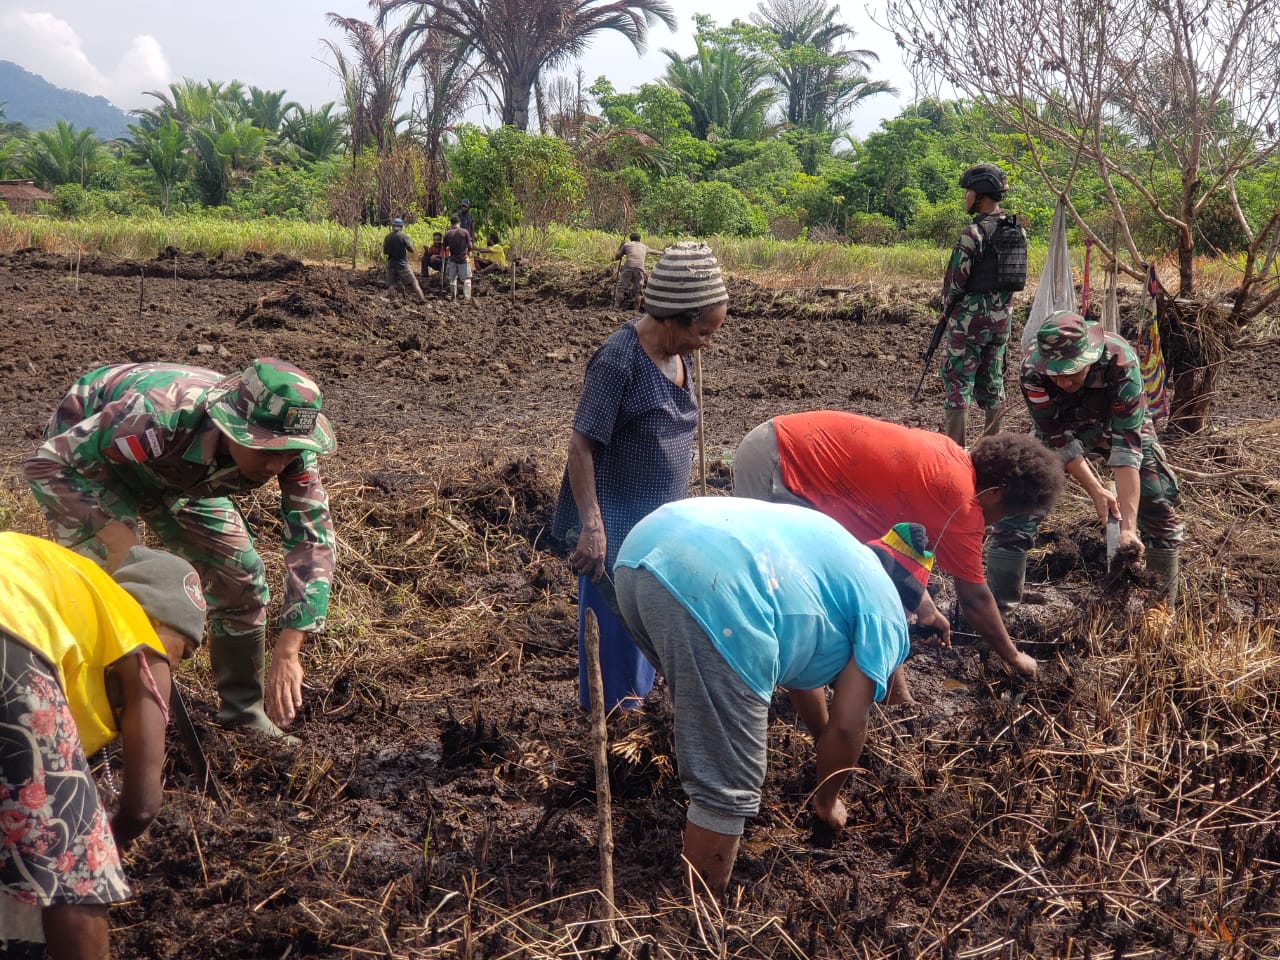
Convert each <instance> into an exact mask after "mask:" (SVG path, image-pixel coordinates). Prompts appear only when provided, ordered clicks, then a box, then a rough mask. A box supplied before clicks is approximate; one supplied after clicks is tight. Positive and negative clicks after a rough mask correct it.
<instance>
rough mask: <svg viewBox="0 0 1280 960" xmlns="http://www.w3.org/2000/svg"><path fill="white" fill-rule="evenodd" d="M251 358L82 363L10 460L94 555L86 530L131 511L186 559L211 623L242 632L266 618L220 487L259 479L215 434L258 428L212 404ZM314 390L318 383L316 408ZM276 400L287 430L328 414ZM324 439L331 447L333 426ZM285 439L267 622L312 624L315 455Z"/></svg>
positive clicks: (319, 614) (322, 572) (65, 532)
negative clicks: (23, 449) (276, 597)
mask: <svg viewBox="0 0 1280 960" xmlns="http://www.w3.org/2000/svg"><path fill="white" fill-rule="evenodd" d="M262 363H264V361H257V362H256V363H255V367H252V368H250V371H252V370H254V369H255V368H256V367H257V365H259V364H262ZM274 363H276V364H277V366H278V367H284V368H285V369H286V370H289V369H293V368H288V367H287V365H279V364H278V362H274ZM250 371H246V373H245V374H244V375H236V376H232V377H224V376H223V375H222V374H220V373H215V372H214V371H212V370H205V369H201V368H199V367H190V366H184V365H179V364H168V363H135V364H126V365H122V366H110V367H102V368H100V369H98V370H94V371H93V372H92V373H89V374H86V375H85V376H84V377H81V378H80V380H78V381H77V382H76V383H75V385H74V386H73V387H72V388H71V391H70V392H69V393H68V394H67V396H66V397H65V398H64V399H63V401H62V403H61V404H60V405H59V406H58V409H57V410H56V411H55V412H54V414H53V417H52V418H51V419H50V421H49V424H48V426H47V427H46V428H45V443H44V444H43V445H42V446H41V447H40V448H39V449H38V450H37V451H36V452H35V453H34V454H33V455H32V456H31V457H30V458H29V459H28V460H27V461H26V463H25V464H24V465H23V474H24V475H25V477H26V479H27V481H28V482H29V483H30V485H31V489H32V491H33V492H34V493H35V496H36V499H37V501H39V504H40V508H41V510H43V512H44V514H45V516H46V518H47V519H48V520H49V523H50V526H51V528H52V530H53V534H54V536H55V538H56V539H57V540H58V542H59V543H61V544H63V545H65V546H69V547H72V548H77V549H79V550H80V552H82V553H86V554H92V553H94V552H97V553H98V557H99V559H102V558H104V557H105V553H103V552H101V551H102V548H101V545H100V544H99V543H98V541H96V540H94V539H93V538H94V535H95V534H96V533H97V531H98V530H100V529H102V528H103V527H104V526H106V525H107V524H108V523H110V522H111V521H113V520H117V521H120V522H122V523H124V524H126V525H127V526H129V527H131V528H133V529H135V530H136V528H137V523H138V518H139V517H141V518H142V519H144V520H145V521H146V522H147V525H148V526H150V527H151V529H152V530H153V531H154V532H155V534H156V535H157V536H158V537H159V538H160V540H161V542H163V543H164V545H165V546H166V547H167V548H169V549H171V550H173V551H174V552H175V553H177V554H179V555H181V556H183V557H186V558H187V559H188V560H189V561H190V562H191V564H192V566H194V567H195V568H196V570H197V571H198V572H199V574H200V578H201V580H202V582H203V584H204V588H205V595H206V597H207V598H208V601H209V606H210V630H211V632H212V634H213V635H214V636H243V635H248V634H252V633H254V632H257V631H261V630H262V628H263V627H264V626H265V624H266V606H267V602H268V599H269V592H268V589H267V584H266V576H265V571H264V569H263V564H262V559H261V558H260V557H259V556H258V552H257V551H256V550H255V549H254V545H253V537H252V536H251V534H250V532H249V530H248V527H247V525H246V524H245V521H244V518H243V517H242V516H241V514H240V512H239V510H238V509H237V508H236V506H235V504H234V503H233V502H232V500H231V499H230V495H232V494H236V493H243V492H245V491H248V490H252V489H254V488H255V487H257V486H260V484H259V483H256V482H252V481H250V480H249V479H248V478H247V477H245V476H244V475H243V474H241V472H240V470H239V468H238V467H237V466H236V464H235V462H234V461H233V460H232V458H231V455H230V454H229V453H227V452H226V451H225V450H224V449H223V446H224V445H223V444H222V442H221V441H222V438H223V436H224V433H225V432H231V435H232V437H233V438H234V439H236V440H237V442H245V441H252V440H253V439H254V438H257V437H260V436H269V430H268V428H267V427H265V426H262V425H261V424H259V423H256V422H253V420H252V419H251V420H250V422H249V424H248V426H247V427H245V426H242V427H241V433H242V434H243V435H239V434H237V433H235V432H234V431H229V430H228V428H226V427H223V428H222V429H220V428H219V424H218V423H217V422H215V415H217V413H218V412H219V411H221V410H222V408H223V406H226V407H227V408H228V409H229V408H230V406H231V405H232V404H234V403H236V402H237V399H236V398H237V397H238V396H239V395H240V393H242V392H243V390H244V389H245V388H244V387H243V386H240V383H241V381H242V380H244V379H246V378H247V377H248V376H249V373H250ZM299 373H300V371H299ZM285 375H286V376H287V375H288V374H287V373H286V374H285ZM299 380H300V382H301V384H302V386H301V387H300V389H305V388H308V387H309V388H310V389H311V390H314V384H311V382H310V381H309V380H304V379H302V378H299ZM238 391H239V392H238ZM318 398H319V395H318V393H317V394H316V396H315V397H314V398H313V400H314V402H315V403H316V404H317V408H318V402H319V400H318ZM211 408H213V409H214V411H215V412H212V413H211V412H210V411H211ZM287 413H288V414H289V415H290V416H293V417H294V418H295V419H298V420H299V424H298V428H297V429H295V428H294V427H293V426H285V427H284V428H283V429H284V430H286V431H288V432H290V433H294V434H297V433H300V432H303V431H311V430H320V429H323V430H324V431H328V425H327V422H325V421H323V420H321V421H320V423H319V425H317V420H316V418H317V416H318V413H317V410H312V409H310V408H291V409H290V410H289V411H287ZM233 416H234V414H233ZM221 419H225V417H222V418H220V420H221ZM246 430H247V431H250V432H251V433H252V436H251V434H250V433H249V432H245V431H246ZM325 440H326V444H327V446H328V448H329V449H332V434H331V433H328V434H327V437H326V438H325ZM268 443H269V441H268ZM296 452H297V456H296V457H295V458H294V460H293V461H292V462H291V463H290V464H289V465H288V466H287V467H286V468H285V469H284V470H283V471H282V472H281V474H280V476H279V478H278V479H279V484H280V499H281V515H282V519H283V528H282V538H283V541H284V548H285V586H284V592H285V600H284V608H283V610H282V613H281V617H280V625H281V626H282V627H292V628H294V629H297V630H302V631H305V632H316V631H319V630H321V629H323V627H324V621H325V616H326V614H327V612H328V606H329V586H330V583H331V582H332V579H333V569H334V546H333V545H334V534H333V525H332V523H331V521H330V518H329V500H328V496H327V495H326V494H325V491H324V486H323V484H322V483H321V480H320V471H319V468H318V466H317V463H316V458H317V454H316V452H314V451H313V450H298V451H296ZM322 452H327V450H324V451H322Z"/></svg>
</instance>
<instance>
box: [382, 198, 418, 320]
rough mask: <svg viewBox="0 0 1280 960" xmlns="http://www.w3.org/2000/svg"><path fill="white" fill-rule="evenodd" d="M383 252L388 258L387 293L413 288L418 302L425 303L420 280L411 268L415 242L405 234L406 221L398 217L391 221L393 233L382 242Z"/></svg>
mask: <svg viewBox="0 0 1280 960" xmlns="http://www.w3.org/2000/svg"><path fill="white" fill-rule="evenodd" d="M382 252H383V254H384V255H385V256H386V258H387V293H395V291H396V288H397V287H404V288H406V289H408V288H410V287H412V288H413V292H414V293H416V294H417V295H418V302H419V303H425V302H426V299H427V298H426V297H425V296H423V294H422V287H420V286H418V278H417V277H415V276H414V275H413V270H411V269H410V268H409V254H411V253H413V241H412V240H410V239H409V237H408V236H407V235H406V234H405V232H404V221H403V220H401V219H400V218H399V217H396V218H395V219H394V220H392V221H391V232H390V233H388V234H387V235H386V237H385V238H384V239H383V241H382Z"/></svg>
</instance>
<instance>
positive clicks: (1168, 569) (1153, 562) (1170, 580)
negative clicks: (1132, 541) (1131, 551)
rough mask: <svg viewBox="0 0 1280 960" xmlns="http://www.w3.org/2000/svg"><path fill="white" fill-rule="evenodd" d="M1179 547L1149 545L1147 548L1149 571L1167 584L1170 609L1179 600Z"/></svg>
mask: <svg viewBox="0 0 1280 960" xmlns="http://www.w3.org/2000/svg"><path fill="white" fill-rule="evenodd" d="M1178 567H1179V562H1178V548H1177V547H1149V548H1148V549H1147V572H1148V573H1150V574H1151V575H1152V576H1154V577H1155V578H1156V579H1158V580H1159V581H1160V582H1161V583H1164V584H1166V586H1167V589H1168V596H1169V609H1170V610H1172V609H1173V605H1174V604H1175V603H1177V602H1178Z"/></svg>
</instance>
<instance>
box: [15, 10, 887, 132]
mask: <svg viewBox="0 0 1280 960" xmlns="http://www.w3.org/2000/svg"><path fill="white" fill-rule="evenodd" d="M672 5H673V6H674V7H675V8H676V10H677V12H678V16H679V18H680V22H679V28H678V30H677V31H676V32H675V33H672V32H670V31H668V30H667V28H666V27H665V26H664V25H662V24H658V25H657V26H656V27H655V28H653V29H652V30H651V32H650V37H649V49H648V52H647V53H646V54H645V55H644V56H643V57H640V56H637V54H636V52H635V50H634V49H633V48H632V47H631V45H630V44H629V43H628V42H627V41H626V40H625V39H623V38H622V37H618V36H611V35H609V34H607V33H606V34H601V35H599V36H598V37H597V38H596V40H595V41H594V42H593V43H592V45H591V48H590V49H589V50H588V51H587V53H586V55H585V56H584V57H583V59H582V61H581V62H582V67H583V71H584V73H585V75H586V77H587V80H588V83H590V82H591V81H593V80H594V79H595V78H596V77H597V76H600V75H602V74H603V75H605V76H607V77H609V79H610V80H611V81H612V82H613V84H614V86H615V87H616V88H617V89H619V90H630V89H632V88H634V87H636V86H638V85H640V84H641V83H644V82H646V81H649V80H653V79H654V78H656V77H657V76H659V75H660V74H661V73H662V71H663V68H664V65H665V63H666V58H665V57H664V56H663V55H662V53H661V50H662V48H664V47H669V48H672V49H675V50H676V51H678V52H679V53H682V54H684V53H690V52H692V50H693V14H694V13H695V12H698V13H706V14H708V15H710V16H711V17H712V18H713V19H714V20H715V21H716V22H718V23H728V22H729V21H730V20H732V19H733V18H734V17H744V16H745V15H746V14H747V13H749V12H750V11H751V10H753V9H754V4H753V3H749V2H747V0H673V3H672ZM879 6H880V0H877V2H876V3H874V4H872V5H870V6H866V5H864V4H863V3H860V2H856V0H855V2H853V3H849V2H846V3H844V4H842V6H841V17H840V19H841V20H842V21H843V22H845V23H849V24H851V25H854V26H855V28H856V30H857V35H856V37H855V38H854V45H855V46H858V47H865V48H868V49H871V50H874V51H875V52H876V53H878V54H879V55H880V63H879V65H878V67H877V68H876V69H875V70H873V71H872V76H873V77H875V78H877V79H885V80H888V81H889V82H890V83H892V84H893V85H894V86H896V87H898V89H899V90H900V94H899V96H898V97H896V98H895V97H892V96H887V95H886V96H879V97H873V98H872V99H871V100H869V101H867V102H866V104H865V105H864V106H863V107H862V108H861V109H860V110H859V111H858V113H857V114H856V115H855V116H853V117H852V118H850V126H851V127H852V128H853V130H854V132H855V133H856V134H858V135H859V136H865V135H866V134H867V133H869V132H870V131H871V130H874V129H875V128H876V126H877V125H878V124H879V122H880V120H881V119H883V118H884V117H887V116H893V115H895V114H897V112H898V111H899V110H900V109H901V108H902V106H903V105H904V104H906V103H907V102H909V100H910V99H911V96H912V86H911V79H910V76H909V75H908V73H907V71H906V69H905V68H904V67H903V66H902V64H901V61H900V58H899V56H898V51H897V48H896V47H895V46H894V44H893V39H892V37H891V36H890V35H889V34H888V33H887V32H885V31H884V30H882V29H881V28H879V27H878V26H876V23H875V22H874V21H875V20H881V21H883V18H882V17H881V16H879V15H878V13H877V10H878V8H879ZM330 11H332V12H334V13H337V14H339V15H341V16H349V17H357V18H360V19H366V20H367V19H371V18H372V16H373V13H372V11H371V10H370V9H369V6H368V5H367V4H366V3H364V2H352V0H326V2H324V3H320V4H317V3H315V2H314V0H252V2H251V0H220V2H219V3H217V4H198V3H192V2H184V0H0V60H11V61H13V62H14V63H17V64H18V65H19V66H21V67H24V68H25V69H27V70H30V71H31V72H32V73H37V74H39V75H40V76H42V77H44V78H45V79H46V80H48V81H50V82H51V83H54V84H56V85H58V86H60V87H67V88H69V89H72V90H80V91H83V92H85V93H89V94H95V95H101V96H104V97H106V98H107V99H108V100H110V101H111V102H112V103H114V104H116V105H117V106H119V107H121V108H123V109H125V110H131V109H135V108H137V107H145V106H149V105H151V104H152V103H154V101H153V100H152V99H151V98H149V97H146V96H145V95H144V94H143V91H146V90H160V89H164V88H165V87H166V86H167V85H168V84H169V83H171V82H173V81H175V80H180V79H181V78H183V77H191V78H193V79H197V80H208V79H213V80H231V79H238V80H241V81H243V82H244V83H245V84H246V85H249V84H252V85H254V86H258V87H262V88H264V89H272V90H278V89H284V90H286V91H288V95H289V98H290V99H292V100H297V101H299V102H300V103H303V104H304V105H310V106H316V105H319V104H321V103H324V102H326V101H329V100H338V99H340V92H339V87H338V83H337V81H336V80H335V79H334V76H333V71H332V67H331V63H332V57H331V55H330V54H329V51H328V49H327V48H326V47H325V45H324V42H323V41H324V40H325V39H333V40H338V39H340V38H339V34H338V32H337V31H334V30H331V29H330V28H329V26H328V24H327V22H326V18H325V14H326V13H328V12H330Z"/></svg>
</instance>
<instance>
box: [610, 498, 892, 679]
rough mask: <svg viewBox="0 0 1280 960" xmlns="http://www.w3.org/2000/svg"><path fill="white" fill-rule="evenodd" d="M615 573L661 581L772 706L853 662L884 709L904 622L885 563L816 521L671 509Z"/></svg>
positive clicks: (742, 502)
mask: <svg viewBox="0 0 1280 960" xmlns="http://www.w3.org/2000/svg"><path fill="white" fill-rule="evenodd" d="M617 563H618V565H619V566H623V567H643V568H644V569H646V570H648V571H649V572H650V573H652V574H653V575H654V576H655V577H657V578H658V580H659V581H660V582H661V583H662V585H663V586H665V587H666V588H667V589H668V590H669V591H670V592H671V594H672V595H673V596H674V597H675V598H676V599H677V600H678V601H679V602H680V604H681V606H683V607H684V608H685V609H686V610H688V611H689V613H690V614H691V615H692V616H693V618H694V619H695V620H697V621H698V624H699V625H700V626H701V627H702V629H703V630H704V631H705V632H706V634H707V636H708V637H709V638H710V640H711V642H712V643H713V644H714V645H715V648H716V649H717V650H718V651H719V652H720V655H721V656H722V657H724V659H725V662H726V663H728V664H729V666H731V667H732V668H733V669H734V671H735V672H737V674H738V675H739V676H741V677H742V679H743V680H744V681H746V683H747V685H748V686H750V687H751V689H752V690H754V691H755V692H756V694H757V695H759V696H760V697H761V698H762V699H763V700H766V701H768V700H769V699H771V698H772V696H773V690H774V688H775V687H779V686H782V687H790V688H793V689H796V690H811V689H814V688H817V687H821V686H823V685H824V684H827V683H830V682H831V681H832V680H834V679H835V677H836V674H838V673H839V672H840V671H841V670H842V669H844V667H845V665H846V664H847V663H848V662H849V660H850V658H853V659H855V660H856V661H857V664H858V667H859V668H860V669H861V670H862V672H863V673H865V674H866V675H867V676H868V677H869V678H870V679H871V680H872V682H873V683H874V684H875V687H876V699H877V700H881V699H883V698H884V695H885V691H886V689H887V687H888V683H889V676H890V674H892V673H893V671H894V670H895V669H897V667H898V665H899V664H900V663H902V661H903V660H905V659H906V657H907V651H908V648H909V642H908V640H907V619H906V614H904V613H903V610H902V602H901V600H899V598H898V591H897V589H896V588H895V587H894V585H893V581H892V580H890V579H889V575H888V574H887V573H885V571H884V567H883V566H881V564H880V561H879V559H877V557H876V555H875V554H874V553H873V552H872V551H871V550H870V549H869V548H868V547H866V546H864V545H863V544H861V543H859V542H858V541H857V540H855V539H854V538H853V536H852V535H851V534H850V533H849V532H848V531H847V530H845V529H844V528H843V527H842V526H840V524H838V523H837V522H836V521H834V520H832V519H831V518H830V517H827V516H825V515H823V514H821V513H819V512H818V511H816V510H809V509H806V508H804V507H796V506H791V505H788V504H778V503H766V502H763V501H759V500H747V499H739V498H737V497H696V498H694V499H691V500H682V501H679V502H677V503H670V504H667V505H666V506H664V507H661V508H660V509H658V510H655V511H654V512H653V513H651V514H649V515H648V516H647V517H645V518H644V519H643V520H641V521H640V522H639V523H637V524H636V525H635V527H634V528H633V529H632V531H631V533H630V534H629V535H628V536H627V539H626V541H625V542H624V543H623V544H622V549H621V551H619V553H618V560H617Z"/></svg>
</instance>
